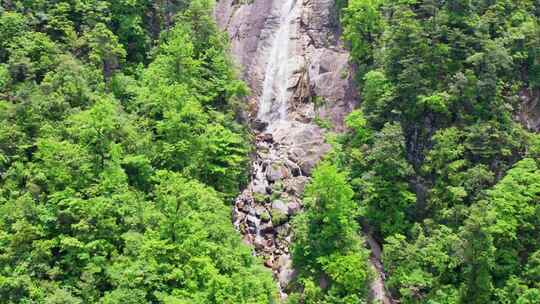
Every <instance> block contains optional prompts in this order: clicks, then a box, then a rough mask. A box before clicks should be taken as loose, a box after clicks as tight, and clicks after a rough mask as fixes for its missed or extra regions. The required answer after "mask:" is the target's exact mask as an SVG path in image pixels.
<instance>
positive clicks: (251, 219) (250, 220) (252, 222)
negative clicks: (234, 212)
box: [246, 215, 261, 227]
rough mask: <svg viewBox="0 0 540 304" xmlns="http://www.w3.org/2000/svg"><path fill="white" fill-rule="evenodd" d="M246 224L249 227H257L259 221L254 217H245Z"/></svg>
mask: <svg viewBox="0 0 540 304" xmlns="http://www.w3.org/2000/svg"><path fill="white" fill-rule="evenodd" d="M246 223H247V225H248V226H249V227H258V226H259V224H260V223H261V220H260V219H259V218H258V217H256V216H255V215H248V216H247V217H246Z"/></svg>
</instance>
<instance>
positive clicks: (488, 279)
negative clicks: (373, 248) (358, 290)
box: [339, 0, 540, 304]
mask: <svg viewBox="0 0 540 304" xmlns="http://www.w3.org/2000/svg"><path fill="white" fill-rule="evenodd" d="M346 2H347V3H346V5H343V6H344V8H343V10H342V11H341V13H340V14H341V21H342V25H343V37H344V38H345V40H346V41H347V43H348V46H349V49H350V51H351V59H352V61H353V62H354V63H355V65H356V67H357V82H358V84H359V88H360V90H361V94H362V104H361V106H360V108H359V109H357V110H355V111H354V112H353V113H352V114H350V115H349V117H348V119H347V124H348V126H349V129H350V132H349V134H346V135H344V136H342V138H341V142H340V145H339V147H341V150H340V151H339V153H341V154H340V157H339V159H340V161H341V163H343V166H342V167H343V168H342V170H346V171H348V172H349V175H350V180H351V184H352V186H353V189H354V191H355V200H356V201H357V202H358V204H359V208H360V210H361V215H360V217H359V218H360V220H361V221H362V222H363V223H364V224H365V225H368V226H369V227H370V228H371V231H372V233H373V234H374V236H375V237H376V238H377V239H378V240H379V241H380V242H381V243H382V244H383V252H384V253H383V263H384V267H385V270H386V276H387V282H386V285H387V287H388V288H389V290H390V292H391V294H392V296H393V297H394V298H395V299H396V300H399V301H400V303H478V304H481V303H482V304H485V303H520V304H525V303H539V302H540V285H539V282H540V281H539V280H538V277H536V276H534V275H533V273H535V271H536V270H534V269H536V268H535V267H537V264H538V263H537V260H538V251H539V250H540V243H538V240H539V239H540V230H539V227H540V226H539V223H538V219H539V216H540V184H539V183H538V180H539V178H540V171H538V168H539V165H540V154H539V153H538V152H539V148H540V146H539V145H538V144H539V138H540V137H539V135H538V134H537V133H534V132H532V130H527V129H526V128H524V127H523V125H522V124H521V122H520V121H519V119H518V118H519V117H520V111H521V109H522V107H523V104H524V103H526V102H528V101H529V100H534V99H535V98H536V99H538V98H540V22H539V20H540V2H538V1H536V0H520V1H506V0H496V1H484V0H472V1H470V0H465V1H462V0H452V1H427V0H426V1H420V0H407V1H401V0H400V1H397V0H396V1H393V0H349V1H346Z"/></svg>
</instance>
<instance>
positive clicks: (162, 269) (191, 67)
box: [0, 0, 276, 304]
mask: <svg viewBox="0 0 540 304" xmlns="http://www.w3.org/2000/svg"><path fill="white" fill-rule="evenodd" d="M0 13H1V14H0V119H1V124H0V265H2V267H0V299H2V300H0V302H2V303H51V304H52V303H73V304H75V303H104V304H105V303H106V304H113V303H118V304H120V303H122V304H125V303H133V304H134V303H171V304H172V303H220V304H221V303H272V301H273V300H274V297H275V292H276V291H275V285H274V284H273V282H272V279H271V274H270V272H269V271H267V270H265V269H264V268H263V267H262V266H261V263H259V261H258V260H256V259H255V258H254V257H253V256H252V254H251V250H250V249H249V248H248V247H247V246H245V245H244V244H242V242H241V240H240V237H239V234H238V233H237V232H236V231H234V229H233V226H232V225H231V223H230V206H229V204H228V202H229V200H230V198H231V197H232V196H234V195H235V194H236V193H237V191H238V190H239V189H240V185H242V184H244V183H245V181H246V178H247V175H246V170H247V160H248V157H247V156H248V152H249V145H248V143H247V140H248V138H249V137H248V136H247V133H246V131H245V130H244V128H243V127H242V126H241V125H239V124H238V123H237V122H236V119H235V118H236V113H237V112H238V110H239V108H238V100H240V98H241V97H242V96H244V95H245V93H246V87H245V85H244V84H243V83H242V82H240V81H238V80H237V78H236V72H235V68H234V67H233V65H232V63H231V61H230V59H229V56H228V54H227V40H226V39H225V37H224V36H223V34H221V33H220V32H219V31H218V30H217V28H216V25H215V24H214V22H213V19H212V15H211V13H212V3H211V2H210V1H206V0H193V1H144V0H134V1H132V0H122V1H100V0H91V1H79V0H66V1H4V2H3V5H2V7H1V8H0Z"/></svg>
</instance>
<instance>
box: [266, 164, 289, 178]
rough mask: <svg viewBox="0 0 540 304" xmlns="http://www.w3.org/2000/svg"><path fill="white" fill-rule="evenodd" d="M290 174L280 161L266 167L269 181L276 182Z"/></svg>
mask: <svg viewBox="0 0 540 304" xmlns="http://www.w3.org/2000/svg"><path fill="white" fill-rule="evenodd" d="M289 175H290V174H289V170H288V169H287V167H286V166H284V165H283V164H281V163H279V162H273V163H271V164H270V165H268V166H267V168H266V179H267V180H268V181H269V182H276V181H278V180H282V179H284V178H286V177H288V176H289Z"/></svg>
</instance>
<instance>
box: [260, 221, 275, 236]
mask: <svg viewBox="0 0 540 304" xmlns="http://www.w3.org/2000/svg"><path fill="white" fill-rule="evenodd" d="M259 231H260V232H261V233H271V232H274V226H273V225H272V223H271V222H266V223H263V224H261V226H260V227H259Z"/></svg>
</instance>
